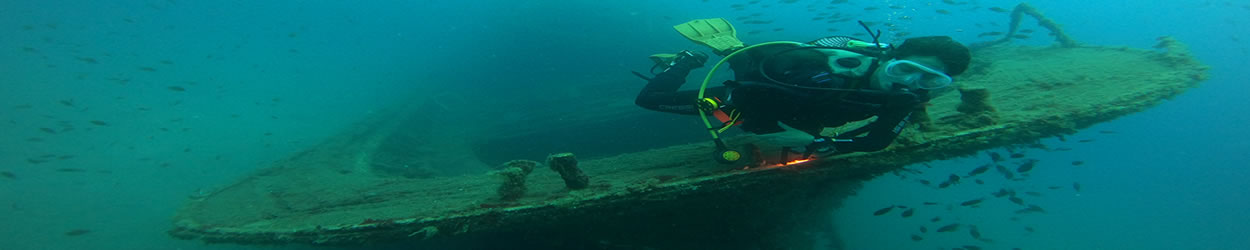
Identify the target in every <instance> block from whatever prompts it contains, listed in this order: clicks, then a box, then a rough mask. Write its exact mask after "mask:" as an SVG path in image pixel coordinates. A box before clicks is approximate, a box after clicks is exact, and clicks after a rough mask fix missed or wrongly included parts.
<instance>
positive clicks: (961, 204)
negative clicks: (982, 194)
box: [959, 198, 985, 207]
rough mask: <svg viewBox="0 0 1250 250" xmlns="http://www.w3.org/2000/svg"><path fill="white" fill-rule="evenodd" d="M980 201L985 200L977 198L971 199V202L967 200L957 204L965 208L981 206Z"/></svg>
mask: <svg viewBox="0 0 1250 250" xmlns="http://www.w3.org/2000/svg"><path fill="white" fill-rule="evenodd" d="M981 201H985V198H977V199H973V200H967V201H964V202H962V203H959V205H960V206H965V207H966V206H974V205H976V204H981Z"/></svg>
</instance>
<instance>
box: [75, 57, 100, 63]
mask: <svg viewBox="0 0 1250 250" xmlns="http://www.w3.org/2000/svg"><path fill="white" fill-rule="evenodd" d="M74 59H78V60H79V61H82V62H85V63H87V64H99V63H100V62H99V61H96V60H95V58H90V57H81V56H76V57H74Z"/></svg>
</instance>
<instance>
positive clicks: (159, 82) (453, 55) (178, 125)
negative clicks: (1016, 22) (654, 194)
mask: <svg viewBox="0 0 1250 250" xmlns="http://www.w3.org/2000/svg"><path fill="white" fill-rule="evenodd" d="M670 2H677V1H629V2H607V1H604V2H600V1H470V2H459V1H413V2H400V1H396V2H390V1H373V2H359V3H358V2H331V1H259V2H257V1H181V0H164V1H158V0H153V1H104V2H90V1H64V0H59V1H58V0H53V1H29V0H13V1H5V2H3V3H0V32H2V33H0V34H3V35H0V75H3V76H4V77H3V78H0V97H2V98H0V119H3V120H2V121H0V122H3V123H2V124H0V127H2V129H0V138H2V139H3V140H2V141H0V171H4V172H6V173H9V175H10V176H9V177H0V202H3V203H4V204H3V208H0V211H4V212H3V213H0V225H3V226H0V249H255V248H256V247H242V246H231V245H203V244H201V243H199V242H194V241H180V240H175V239H172V238H170V237H168V236H167V235H166V234H165V233H164V231H165V230H167V229H169V228H170V227H171V221H170V217H171V216H172V215H173V214H174V212H175V210H176V209H177V208H178V207H179V206H180V205H181V204H182V202H183V201H184V200H185V199H186V197H187V195H188V194H192V193H195V192H197V189H200V188H205V187H211V186H216V185H221V184H222V183H228V182H231V181H234V180H235V179H237V178H238V177H240V176H243V175H245V174H248V173H250V172H251V171H253V170H254V169H256V168H258V167H260V166H266V165H267V163H268V162H271V161H274V160H277V159H280V158H282V157H285V156H287V155H290V154H292V153H294V152H296V151H298V150H300V149H302V148H304V147H307V146H309V145H311V144H314V143H316V142H318V141H320V140H321V139H323V138H325V137H326V136H329V135H331V134H333V133H334V132H335V131H338V130H339V129H341V128H343V127H345V126H347V125H348V124H351V123H352V122H355V121H358V120H359V119H360V118H362V117H365V116H367V115H368V114H370V113H371V112H373V111H374V110H377V109H380V108H383V107H386V106H388V105H390V104H392V103H397V102H401V101H403V100H404V99H405V98H410V97H411V96H413V95H422V94H437V95H440V96H443V97H444V98H458V99H463V100H460V101H459V102H457V103H467V104H478V103H489V101H485V102H483V101H480V100H491V99H493V98H510V97H514V96H517V95H521V96H532V98H534V99H535V102H534V103H535V105H532V106H524V105H522V106H510V107H500V108H499V109H504V110H502V111H500V112H499V113H508V114H512V115H510V116H501V119H516V120H518V121H524V117H525V116H524V115H523V114H524V112H526V111H527V110H534V109H542V108H544V107H543V106H542V103H544V102H545V101H549V100H550V99H549V98H560V96H561V95H564V96H580V95H597V96H600V97H598V98H631V99H632V98H633V96H632V95H633V94H635V93H636V91H637V89H638V88H640V87H641V86H642V83H641V82H640V81H639V80H638V79H637V78H634V77H633V76H631V75H629V74H628V73H627V71H628V70H639V71H642V70H645V69H646V68H647V67H649V66H650V64H649V62H648V61H647V60H646V59H645V58H644V57H645V56H646V55H650V54H652V53H659V52H671V51H676V50H680V49H698V48H697V47H696V46H695V45H693V44H691V43H689V42H688V41H686V40H685V39H683V38H681V37H679V36H678V35H677V34H676V33H675V32H673V31H672V30H671V28H670V26H671V25H673V24H676V23H680V22H684V21H686V20H688V19H695V18H709V17H726V18H729V19H730V20H735V18H736V17H739V16H745V15H750V14H751V13H761V14H760V15H761V17H760V18H761V19H766V20H775V22H773V23H771V24H761V25H752V24H742V23H739V24H738V28H739V30H740V31H742V32H743V33H746V32H750V31H755V30H759V31H761V32H758V33H755V34H740V36H741V37H742V39H743V40H744V41H746V42H748V43H756V42H764V41H772V40H797V41H807V40H810V39H814V38H817V37H822V36H827V35H835V34H849V33H854V32H858V31H859V30H858V27H857V26H855V25H854V24H852V23H850V22H842V23H837V24H827V23H825V22H824V21H823V20H811V18H812V17H814V16H816V14H815V13H818V12H826V13H827V12H838V13H842V14H843V15H848V16H853V17H855V18H857V19H863V20H867V21H884V20H895V21H893V22H892V23H895V24H897V25H899V26H898V27H902V30H900V31H906V32H910V33H911V35H912V36H922V35H950V36H953V37H955V38H956V39H957V40H960V41H963V42H965V43H971V42H976V41H981V40H980V39H978V37H977V34H980V33H982V32H987V31H1002V30H1003V29H1004V28H1003V27H1001V26H994V25H993V24H990V22H995V23H997V24H1000V25H1002V24H1005V23H1006V14H1003V13H996V12H993V11H989V10H987V9H986V8H988V7H991V6H997V7H1003V8H1010V7H1011V6H1012V5H1014V4H1015V3H1016V2H1008V1H972V2H974V3H969V4H967V5H957V6H952V5H950V4H946V3H943V2H942V1H883V2H881V3H871V4H870V3H869V1H852V2H853V3H841V4H830V3H829V1H794V2H795V3H789V4H787V3H783V2H788V1H777V0H771V1H761V2H759V3H757V4H747V3H746V1H717V0H710V1H706V2H701V1H682V3H670ZM835 2H836V1H835ZM956 2H965V1H956ZM732 4H744V5H746V6H745V7H743V9H744V10H735V9H734V8H733V7H730V6H731V5H732ZM1032 4H1033V5H1034V6H1036V7H1038V8H1039V9H1041V10H1042V11H1043V12H1045V13H1046V14H1048V15H1049V16H1050V17H1051V18H1053V19H1055V20H1056V21H1058V22H1059V23H1062V24H1064V26H1065V28H1066V29H1067V31H1068V33H1069V34H1070V35H1072V36H1073V37H1074V38H1075V39H1078V40H1080V41H1082V42H1085V43H1089V44H1099V45H1117V46H1129V47H1136V48H1149V47H1150V46H1151V45H1153V44H1154V42H1155V40H1154V39H1155V38H1156V37H1158V36H1162V35H1171V36H1175V37H1177V38H1179V40H1181V41H1183V42H1186V43H1188V44H1189V45H1190V46H1191V49H1192V50H1193V51H1194V53H1195V55H1196V56H1197V57H1198V58H1199V59H1200V60H1202V61H1203V62H1205V63H1207V64H1209V65H1211V66H1212V70H1211V78H1210V80H1208V81H1206V82H1204V83H1203V84H1202V86H1201V87H1199V88H1197V89H1194V90H1192V91H1190V92H1188V93H1185V94H1182V95H1180V96H1179V97H1177V98H1175V99H1174V100H1171V101H1168V102H1166V103H1164V104H1162V105H1160V106H1159V107H1157V108H1154V109H1151V110H1148V111H1146V112H1142V113H1139V114H1134V115H1130V116H1128V117H1125V118H1122V119H1119V120H1116V121H1113V122H1108V123H1105V124H1100V125H1097V126H1095V127H1092V128H1089V129H1087V130H1086V131H1082V132H1080V133H1077V134H1075V135H1070V136H1068V138H1069V140H1068V141H1067V142H1060V141H1057V140H1054V139H1048V140H1045V141H1043V143H1045V144H1047V145H1050V146H1051V147H1069V148H1072V150H1071V151H1061V152H1045V151H1041V150H1026V151H1025V153H1026V155H1027V158H1033V159H1039V160H1040V162H1039V163H1038V167H1037V169H1035V170H1034V171H1033V173H1032V175H1031V177H1030V178H1029V180H1028V181H1023V182H1007V181H1003V180H1001V179H995V178H991V177H992V176H993V171H991V173H989V174H988V175H987V177H985V178H984V179H985V180H984V181H985V182H986V183H985V184H984V185H975V184H971V183H967V182H969V181H970V180H965V181H964V182H965V184H963V185H958V186H956V187H952V188H948V189H940V190H938V189H934V188H930V187H925V186H923V185H921V184H919V183H917V182H916V181H915V178H925V179H929V180H936V179H941V178H942V177H944V176H946V175H947V174H950V173H966V171H968V170H970V169H971V168H973V167H975V166H977V165H980V164H983V163H985V162H988V161H989V159H988V158H987V157H980V158H969V159H954V160H950V161H942V162H932V163H929V165H931V166H932V168H931V169H930V168H925V167H923V166H912V167H911V168H913V169H920V170H924V171H925V174H924V175H922V176H909V177H908V178H906V179H901V178H899V177H895V176H892V175H886V176H883V177H881V178H878V179H876V180H873V181H871V182H869V183H867V185H866V186H865V188H864V189H863V190H861V191H860V193H859V194H858V195H857V196H854V197H851V198H850V199H849V200H847V201H846V206H845V207H844V208H842V209H840V210H838V211H831V213H834V214H835V217H836V219H837V220H836V225H837V226H838V227H839V228H841V231H840V233H841V235H842V236H843V237H842V238H843V239H844V240H845V245H846V246H847V247H848V248H849V249H933V248H943V247H945V248H950V247H957V246H961V245H967V244H975V245H980V246H983V247H986V248H987V249H1006V248H1011V247H1020V248H1023V249H1093V248H1101V249H1246V248H1250V240H1248V238H1246V237H1245V236H1244V235H1246V234H1248V233H1250V215H1246V214H1244V212H1245V211H1250V205H1248V204H1250V202H1248V200H1250V198H1248V197H1246V196H1247V192H1248V191H1247V190H1250V184H1247V183H1246V181H1245V180H1248V179H1250V178H1248V177H1250V170H1247V169H1245V168H1244V166H1245V165H1246V164H1245V162H1247V160H1250V157H1248V156H1247V154H1246V153H1245V152H1246V151H1250V142H1248V141H1250V135H1247V134H1246V132H1250V131H1247V130H1246V129H1245V128H1244V126H1245V125H1246V124H1250V114H1247V112H1248V111H1250V101H1248V100H1247V99H1248V98H1247V97H1250V95H1248V94H1247V93H1250V90H1248V89H1247V87H1245V86H1244V84H1245V83H1246V82H1247V79H1250V78H1248V77H1247V76H1248V75H1250V73H1247V71H1245V70H1243V69H1244V68H1246V67H1248V66H1250V63H1247V60H1246V58H1247V57H1248V56H1250V54H1248V52H1247V49H1248V47H1250V44H1248V43H1250V41H1244V40H1242V39H1250V33H1247V32H1246V30H1250V27H1247V26H1248V25H1247V22H1248V21H1250V3H1247V2H1245V1H1176V0H1174V1H1166V2H1151V3H1143V2H1136V1H1110V0H1097V1H1075V0H1061V1H1044V2H1042V1H1039V2H1035V3H1032ZM765 5H768V7H765ZM890 5H894V6H901V7H903V8H901V9H894V8H889V7H888V6H890ZM974 5H975V6H981V8H978V9H975V10H969V9H970V8H971V7H972V6H974ZM809 6H813V8H816V9H819V11H817V12H809V11H807V9H808V8H809ZM826 6H836V9H834V10H825V9H824V8H825V7H826ZM870 6H875V7H878V8H880V9H877V10H871V11H869V10H864V8H865V7H870ZM938 9H943V10H948V11H949V12H950V14H940V13H937V12H936V10H938ZM902 16H909V17H910V20H902V19H901V17H902ZM1025 23H1026V24H1025V25H1026V26H1028V25H1032V22H1031V21H1026V22H1025ZM978 26H979V27H978ZM776 28H783V29H782V30H776V31H775V29H776ZM829 28H837V29H839V31H837V32H833V33H831V32H829V31H827V29H829ZM1035 29H1036V28H1035ZM890 35H891V34H890V33H887V34H886V36H887V38H889V37H890ZM1041 37H1043V36H1040V35H1039V37H1037V38H1032V39H1027V40H1023V41H1019V42H1020V43H1025V44H1036V45H1045V44H1047V43H1048V41H1046V40H1045V39H1042V38H1041ZM1123 84H1125V85H1131V84H1133V83H1132V82H1125V83H1123ZM173 87H177V88H173ZM592 108H593V107H587V109H592ZM505 111H506V112H505ZM588 112H593V110H588ZM637 112H649V111H645V110H642V109H638V111H637ZM518 113H519V114H520V115H517V114H518ZM483 115H498V114H496V113H490V114H483ZM675 119H684V118H675ZM690 119H693V118H690ZM91 121H100V122H103V123H101V124H95V123H92V122H91ZM663 122H666V124H664V125H663V127H665V128H667V127H672V126H671V124H672V122H674V121H663ZM624 126H646V123H645V122H639V123H631V124H626V125H624ZM45 130H47V131H45ZM1098 131H1113V132H1114V133H1100V132H1098ZM668 133H672V134H673V135H674V136H677V137H681V136H693V137H695V138H698V137H700V136H703V134H702V133H703V132H702V131H701V130H700V129H699V128H698V127H697V125H695V124H693V122H692V123H691V129H690V130H688V131H670V132H668ZM618 137H621V138H628V136H618ZM1079 139H1094V140H1093V141H1090V142H1086V143H1080V142H1076V140H1079ZM622 143H632V144H637V142H622ZM655 146H661V145H655ZM997 151H999V152H1004V151H1003V150H997ZM1016 160H1019V159H1016ZM1072 161H1083V162H1084V164H1083V165H1081V166H1072V165H1071V164H1070V163H1071V162H1072ZM1012 164H1014V162H1012V163H1009V164H1008V165H1009V166H1014V165H1012ZM79 170H81V172H79ZM1073 182H1079V183H1080V184H1081V185H1082V190H1081V191H1080V192H1079V193H1078V192H1075V191H1074V190H1072V188H1071V184H1072V183H1073ZM1002 186H1008V187H1013V188H1016V189H1017V190H1020V191H1025V190H1036V191H1039V192H1041V193H1042V195H1041V196H1040V197H1032V196H1022V198H1025V199H1027V202H1028V203H1029V204H1037V205H1039V206H1042V207H1044V208H1045V209H1046V211H1047V212H1046V213H1044V214H1028V215H1023V216H1017V215H1015V214H1014V213H1013V211H1015V210H1016V209H1018V207H1016V206H1015V205H1014V204H1011V203H1008V202H1006V201H1004V200H1002V199H989V200H987V201H986V202H985V203H984V204H982V205H980V206H979V207H975V208H973V207H961V206H955V207H953V208H952V209H950V210H947V209H946V208H945V207H944V206H933V207H932V208H929V207H923V206H921V208H920V209H917V211H916V215H915V216H913V217H911V218H901V217H900V216H898V213H899V212H898V211H895V212H893V213H891V214H887V215H883V216H872V212H873V211H874V210H877V209H879V208H882V207H886V206H890V205H896V204H897V205H908V206H918V205H919V204H921V203H922V202H925V201H940V202H957V201H963V200H970V199H974V198H978V197H983V196H987V195H988V194H989V193H990V192H993V191H995V190H997V189H998V188H999V187H1002ZM1048 186H1061V187H1063V188H1061V189H1056V190H1050V189H1048V188H1047V187H1048ZM934 216H940V217H942V218H943V223H944V222H948V221H960V222H962V223H965V224H975V225H977V227H978V229H979V231H980V232H982V234H983V237H984V238H990V239H993V242H994V243H984V242H980V241H977V240H974V239H972V238H971V236H969V235H968V233H967V231H966V230H964V231H960V232H959V233H949V234H941V233H935V232H933V230H935V229H936V228H935V226H933V225H934V224H941V223H930V222H927V220H928V219H930V218H932V217H934ZM1012 217H1018V219H1016V220H1013V219H1012ZM921 225H926V226H928V229H929V233H927V234H924V238H925V239H924V240H922V241H912V240H911V239H910V235H911V234H915V233H918V232H917V228H918V227H919V226H921ZM1025 227H1030V228H1033V229H1034V231H1033V232H1028V231H1026V230H1025V229H1024V228H1025ZM79 229H84V230H89V231H90V232H87V233H85V234H81V235H76V236H68V235H66V233H67V232H70V231H74V230H79ZM286 248H301V247H299V246H292V247H286Z"/></svg>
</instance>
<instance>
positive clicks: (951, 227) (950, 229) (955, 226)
mask: <svg viewBox="0 0 1250 250" xmlns="http://www.w3.org/2000/svg"><path fill="white" fill-rule="evenodd" d="M959 226H960V225H959V223H951V224H948V225H945V226H942V227H939V228H938V229H937V232H939V233H946V232H954V231H956V230H959Z"/></svg>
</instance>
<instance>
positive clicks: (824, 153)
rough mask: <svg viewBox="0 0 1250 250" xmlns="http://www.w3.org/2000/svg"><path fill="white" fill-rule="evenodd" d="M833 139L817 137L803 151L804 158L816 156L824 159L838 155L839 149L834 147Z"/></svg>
mask: <svg viewBox="0 0 1250 250" xmlns="http://www.w3.org/2000/svg"><path fill="white" fill-rule="evenodd" d="M833 142H834V140H833V138H829V137H824V136H821V137H816V138H814V139H812V143H810V144H807V147H806V148H805V150H804V151H803V158H808V157H812V156H815V157H816V158H824V157H829V156H833V155H835V154H838V148H837V147H834V145H833Z"/></svg>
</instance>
